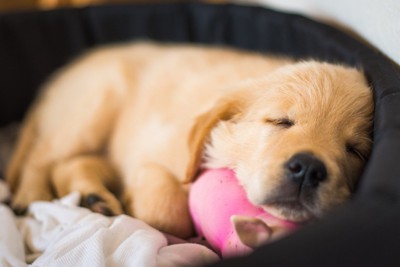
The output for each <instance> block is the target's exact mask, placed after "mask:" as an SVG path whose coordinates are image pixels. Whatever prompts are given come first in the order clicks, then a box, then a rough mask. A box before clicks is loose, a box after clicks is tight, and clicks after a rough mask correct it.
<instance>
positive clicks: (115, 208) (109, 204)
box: [81, 193, 122, 216]
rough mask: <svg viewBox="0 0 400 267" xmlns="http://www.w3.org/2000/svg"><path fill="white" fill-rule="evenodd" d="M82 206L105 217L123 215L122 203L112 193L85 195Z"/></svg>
mask: <svg viewBox="0 0 400 267" xmlns="http://www.w3.org/2000/svg"><path fill="white" fill-rule="evenodd" d="M81 206H83V207H85V208H88V209H90V210H91V211H93V212H97V213H100V214H103V215H105V216H114V215H120V214H122V208H121V204H120V202H119V201H118V200H117V199H116V198H115V197H114V196H113V195H112V194H111V193H90V194H86V195H83V197H82V201H81Z"/></svg>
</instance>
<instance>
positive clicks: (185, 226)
mask: <svg viewBox="0 0 400 267" xmlns="http://www.w3.org/2000/svg"><path fill="white" fill-rule="evenodd" d="M125 186H126V187H127V188H125V190H126V191H125V197H126V198H125V208H126V211H127V212H128V213H129V214H130V215H132V216H134V217H136V218H138V219H140V220H143V221H144V222H146V223H148V224H149V225H151V226H153V227H155V228H156V229H159V230H160V231H163V232H166V233H169V234H173V235H175V236H177V237H181V238H187V237H190V236H191V235H192V234H193V226H192V221H191V219H190V214H189V203H188V192H187V190H185V189H184V188H183V186H182V184H181V183H180V182H178V180H177V179H176V178H175V177H174V175H172V174H171V173H170V172H169V171H168V170H167V169H166V168H164V167H162V166H160V165H158V164H147V165H144V166H142V167H141V168H140V169H139V170H138V172H137V173H136V175H135V177H132V179H131V180H130V181H128V184H127V185H125Z"/></svg>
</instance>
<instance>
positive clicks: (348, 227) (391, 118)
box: [0, 4, 400, 266]
mask: <svg viewBox="0 0 400 267" xmlns="http://www.w3.org/2000/svg"><path fill="white" fill-rule="evenodd" d="M134 39H152V40H158V41H168V42H195V43H207V44H227V45H231V46H235V47H240V48H246V49H251V50H257V51H262V52H267V53H274V54H284V55H290V56H294V57H298V58H310V57H312V58H317V59H321V60H327V61H331V62H343V63H346V64H349V65H354V66H359V67H362V68H363V69H364V70H365V74H366V76H367V78H368V80H369V81H370V83H371V86H372V87H373V90H374V96H375V107H376V111H375V124H374V147H373V153H372V156H371V158H370V160H369V163H368V165H367V168H366V170H365V172H364V175H363V177H362V181H361V183H360V184H359V186H358V190H357V193H356V195H355V197H354V199H353V201H351V202H350V203H349V204H347V205H345V206H344V207H343V208H341V209H339V210H337V211H336V212H334V213H332V214H329V215H328V216H327V217H326V218H325V219H323V220H322V221H319V222H317V223H315V224H313V225H312V226H309V227H305V228H304V229H302V230H300V231H298V232H296V233H295V234H293V235H291V236H289V237H287V238H285V239H283V240H281V241H278V242H275V243H273V244H270V245H266V246H264V247H262V248H260V249H258V250H256V251H255V253H253V254H252V255H249V256H247V257H243V258H239V259H232V260H226V261H223V262H220V263H218V264H216V266H261V265H265V266H399V265H400V253H399V252H398V250H399V248H400V227H399V228H397V226H398V224H399V223H400V203H399V200H400V72H399V70H398V69H397V67H396V66H395V65H394V64H392V63H391V62H390V61H388V60H386V59H385V57H384V56H382V55H381V54H380V53H378V52H376V51H374V50H372V49H370V48H368V47H367V46H365V45H363V44H361V43H360V42H357V41H355V40H354V39H352V38H350V37H348V36H347V35H345V34H344V33H342V32H340V31H338V30H335V29H333V28H331V27H328V26H325V25H323V24H320V23H317V22H314V21H311V20H309V19H307V18H304V17H301V16H297V15H291V14H283V13H278V12H274V11H271V10H267V9H263V8H256V7H242V6H235V5H222V6H211V5H201V4H168V5H141V6H136V5H118V6H101V7H89V8H84V9H64V10H54V11H49V12H25V13H19V14H8V15H5V14H3V15H0V126H4V125H7V124H9V123H11V122H14V121H17V120H20V119H21V118H22V116H23V114H24V113H25V112H26V109H27V107H28V106H29V103H30V102H31V101H32V99H33V97H34V95H35V93H36V90H37V88H38V87H39V84H40V83H41V82H43V81H44V79H45V77H46V76H47V75H49V73H51V72H52V71H53V70H54V69H55V68H57V67H59V66H61V65H63V64H64V63H66V62H67V61H68V60H70V59H71V58H73V57H74V56H76V55H77V54H80V53H82V52H83V51H84V50H85V49H87V48H89V47H93V46H96V45H100V44H104V43H111V42H121V41H128V40H134Z"/></svg>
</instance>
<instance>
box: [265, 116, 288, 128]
mask: <svg viewBox="0 0 400 267" xmlns="http://www.w3.org/2000/svg"><path fill="white" fill-rule="evenodd" d="M264 121H265V122H266V123H268V124H272V125H275V126H280V127H282V128H290V127H292V126H293V125H294V124H295V122H294V121H293V120H291V119H289V118H279V119H271V118H266V119H265V120H264Z"/></svg>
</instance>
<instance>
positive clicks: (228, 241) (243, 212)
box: [189, 169, 297, 257]
mask: <svg viewBox="0 0 400 267" xmlns="http://www.w3.org/2000/svg"><path fill="white" fill-rule="evenodd" d="M189 207H190V212H191V215H192V219H193V222H194V225H195V229H196V231H197V233H198V234H199V235H200V236H203V237H204V238H205V239H206V240H207V241H208V243H209V244H210V245H211V246H212V247H213V248H214V249H215V250H216V251H217V252H219V253H220V254H221V255H222V256H223V257H226V256H231V255H232V256H234V255H242V254H246V253H249V252H251V251H252V249H253V248H252V247H249V246H248V244H244V243H246V242H243V238H242V236H238V233H237V228H235V225H234V223H233V220H232V216H234V215H236V216H237V215H240V216H242V217H241V218H249V219H250V223H246V224H245V226H244V228H243V229H244V234H245V235H246V231H248V232H249V236H250V237H251V238H253V239H254V237H256V238H258V239H265V238H267V239H268V238H269V237H270V235H271V233H272V228H270V227H276V226H278V227H280V228H281V229H285V230H287V231H288V232H289V231H292V230H294V229H296V228H297V225H296V224H294V223H292V222H288V221H284V220H280V219H278V218H276V217H274V216H272V215H271V214H269V213H267V212H266V211H264V210H263V209H262V208H261V207H257V206H254V205H253V204H251V203H250V201H249V200H248V199H247V196H246V193H245V191H244V189H243V187H242V186H241V185H239V183H238V181H237V179H236V176H235V173H234V172H233V171H232V170H229V169H209V170H206V171H204V172H203V173H202V174H201V175H200V176H199V177H198V178H197V180H196V181H195V182H194V183H193V184H192V186H191V189H190V195H189ZM252 218H254V219H256V220H255V221H257V222H258V224H253V223H252ZM259 222H261V223H262V224H265V226H263V225H261V227H260V223H259ZM241 233H243V231H241ZM246 240H247V239H246Z"/></svg>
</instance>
